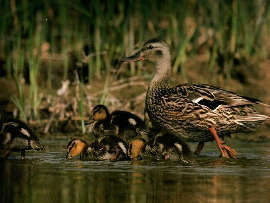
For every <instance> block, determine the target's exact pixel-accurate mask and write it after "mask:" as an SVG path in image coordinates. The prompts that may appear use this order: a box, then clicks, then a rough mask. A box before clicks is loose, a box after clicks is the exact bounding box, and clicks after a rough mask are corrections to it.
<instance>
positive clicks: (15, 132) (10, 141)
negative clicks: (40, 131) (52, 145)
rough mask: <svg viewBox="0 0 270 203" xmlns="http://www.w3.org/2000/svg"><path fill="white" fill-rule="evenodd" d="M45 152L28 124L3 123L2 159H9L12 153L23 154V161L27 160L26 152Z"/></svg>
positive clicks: (0, 134)
mask: <svg viewBox="0 0 270 203" xmlns="http://www.w3.org/2000/svg"><path fill="white" fill-rule="evenodd" d="M28 150H37V151H38V150H44V146H42V145H41V144H40V142H39V139H38V138H37V137H36V136H35V135H34V133H33V132H32V130H31V129H30V128H29V127H28V126H27V125H26V123H24V122H22V121H20V120H14V119H13V120H9V121H5V122H2V123H1V132H0V159H5V158H7V157H8V156H9V155H10V153H11V152H21V159H24V158H25V151H28Z"/></svg>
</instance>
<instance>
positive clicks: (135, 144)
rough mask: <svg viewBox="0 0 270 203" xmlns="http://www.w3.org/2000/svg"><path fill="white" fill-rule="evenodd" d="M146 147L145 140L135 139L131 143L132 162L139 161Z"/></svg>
mask: <svg viewBox="0 0 270 203" xmlns="http://www.w3.org/2000/svg"><path fill="white" fill-rule="evenodd" d="M144 145H145V142H144V140H142V139H134V140H132V141H131V142H130V147H129V155H130V158H131V159H132V160H137V159H138V157H139V155H140V153H141V152H142V150H143V147H144Z"/></svg>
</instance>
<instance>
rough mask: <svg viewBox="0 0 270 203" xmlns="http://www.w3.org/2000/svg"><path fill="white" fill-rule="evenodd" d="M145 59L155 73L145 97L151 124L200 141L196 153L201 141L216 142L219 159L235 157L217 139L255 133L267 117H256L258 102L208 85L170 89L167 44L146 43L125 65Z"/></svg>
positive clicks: (169, 62) (154, 41) (184, 85)
mask: <svg viewBox="0 0 270 203" xmlns="http://www.w3.org/2000/svg"><path fill="white" fill-rule="evenodd" d="M140 60H141V61H142V60H148V61H151V62H153V63H154V64H155V66H156V73H155V75H154V78H153V79H152V81H151V83H150V85H149V88H148V90H147V94H146V100H145V111H146V112H147V114H148V115H149V118H150V120H151V122H152V123H153V125H154V126H155V127H157V128H161V129H163V130H165V131H168V132H169V133H172V134H175V135H178V136H180V137H181V138H184V139H186V140H187V141H192V142H199V145H198V147H197V150H196V153H197V154H199V153H200V151H201V150H202V148H203V145H204V142H208V141H212V140H215V141H216V143H217V146H218V148H219V150H220V152H221V155H222V157H233V158H235V157H236V151H235V150H234V149H232V148H230V147H229V146H227V145H225V144H224V143H223V142H222V141H221V140H220V137H221V138H223V137H224V136H230V134H231V133H240V132H250V131H253V130H255V129H256V128H257V127H258V126H259V125H260V124H262V123H263V121H265V120H266V119H269V117H268V116H266V115H262V114H259V113H258V112H257V111H256V109H255V107H254V105H255V104H262V103H261V102H260V101H259V100H257V99H253V98H248V97H243V96H240V95H237V94H235V93H233V92H230V91H226V90H223V89H220V88H218V87H214V86H210V85H196V84H183V85H178V86H175V87H170V85H169V81H170V69H171V56H170V51H169V47H168V45H167V44H166V43H165V42H163V41H160V40H156V39H153V40H149V41H148V42H146V43H145V44H144V45H143V48H142V49H140V50H139V51H138V52H136V53H135V54H134V55H132V56H130V57H127V58H124V59H123V60H122V61H124V62H132V61H140Z"/></svg>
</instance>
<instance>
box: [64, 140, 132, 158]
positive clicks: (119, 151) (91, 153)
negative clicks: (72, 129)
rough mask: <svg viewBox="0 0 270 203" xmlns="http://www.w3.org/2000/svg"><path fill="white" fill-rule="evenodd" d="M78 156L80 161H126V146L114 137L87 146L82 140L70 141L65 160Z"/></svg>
mask: <svg viewBox="0 0 270 203" xmlns="http://www.w3.org/2000/svg"><path fill="white" fill-rule="evenodd" d="M78 155H80V159H81V160H88V161H101V160H111V161H120V160H128V155H127V145H126V144H125V143H124V142H123V141H122V140H121V139H120V138H118V137H116V136H113V135H111V136H106V137H104V138H103V139H101V140H100V141H99V142H98V141H94V142H92V143H91V144H88V143H87V142H86V141H84V140H82V139H76V138H75V139H72V140H71V141H70V142H69V143H68V145H67V154H66V158H67V159H71V158H73V157H76V156H78Z"/></svg>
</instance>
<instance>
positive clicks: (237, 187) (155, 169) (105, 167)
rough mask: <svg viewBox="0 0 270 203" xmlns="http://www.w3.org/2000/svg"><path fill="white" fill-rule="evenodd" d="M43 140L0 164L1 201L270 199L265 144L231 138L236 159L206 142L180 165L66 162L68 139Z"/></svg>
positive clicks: (269, 168) (269, 145) (267, 145)
mask: <svg viewBox="0 0 270 203" xmlns="http://www.w3.org/2000/svg"><path fill="white" fill-rule="evenodd" d="M42 141H43V143H44V144H45V146H46V151H45V152H35V153H27V154H26V160H23V161H21V160H19V154H14V155H13V156H12V157H10V159H9V160H6V161H2V162H0V172H1V175H0V176H1V185H0V195H1V196H0V201H1V202H20V203H21V202H38V203H43V202H44V203H45V202H46V203H47V202H58V203H60V202H65V203H68V202H72V203H76V202H185V201H188V202H270V143H248V142H239V141H236V140H230V146H232V147H233V148H235V149H236V150H237V151H238V159H236V160H232V159H221V158H219V157H218V155H219V153H218V151H217V148H216V146H215V144H214V143H207V144H206V146H205V148H204V149H203V151H202V153H201V156H200V157H195V158H193V159H192V160H191V163H189V164H184V163H181V162H171V161H159V162H149V161H137V162H130V161H122V162H110V161H99V162H94V161H80V160H78V159H73V160H65V149H64V147H65V146H66V144H67V142H68V139H66V138H61V139H54V140H49V139H48V140H42ZM191 146H192V148H194V147H196V146H195V145H191Z"/></svg>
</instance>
